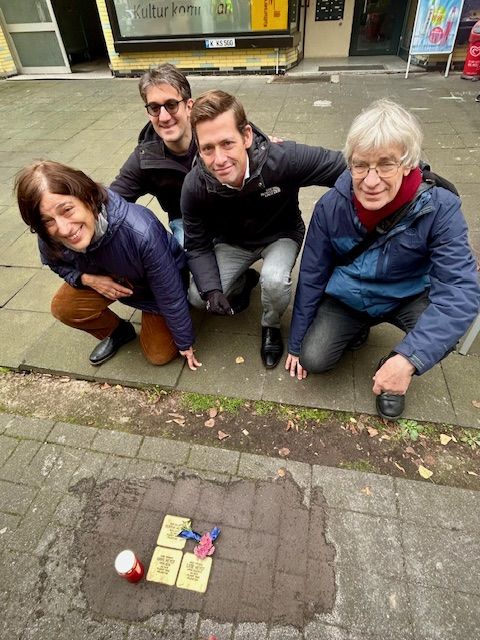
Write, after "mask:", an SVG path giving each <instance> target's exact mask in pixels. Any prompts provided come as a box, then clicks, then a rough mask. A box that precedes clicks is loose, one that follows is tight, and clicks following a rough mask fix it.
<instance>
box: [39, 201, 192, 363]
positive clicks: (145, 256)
mask: <svg viewBox="0 0 480 640" xmlns="http://www.w3.org/2000/svg"><path fill="white" fill-rule="evenodd" d="M106 213H107V220H108V227H107V231H106V232H105V235H104V236H102V237H101V238H100V239H99V240H98V241H96V242H95V243H94V244H91V245H90V246H89V247H88V248H87V251H86V252H85V253H81V252H79V251H72V250H71V249H67V248H66V247H62V248H61V249H60V254H59V255H57V254H55V253H53V252H52V251H51V249H50V248H49V247H48V245H46V244H45V242H43V240H41V239H39V241H38V244H39V248H40V257H41V259H42V263H43V264H45V265H48V266H49V267H50V269H52V271H55V273H57V274H58V275H59V276H60V277H62V278H64V280H65V281H66V282H67V283H68V284H69V285H71V286H72V287H82V285H81V284H80V277H81V275H82V274H83V273H88V274H92V275H107V276H110V277H112V278H113V279H114V280H116V281H117V282H119V283H122V284H124V286H127V287H130V288H131V289H133V294H132V295H131V296H129V297H127V298H121V299H119V302H122V303H123V304H126V305H128V306H130V307H134V308H136V309H141V310H142V311H149V312H150V313H157V314H160V315H162V316H163V317H164V318H165V321H166V323H167V325H168V328H169V329H170V331H171V332H172V335H173V339H174V340H175V344H176V345H177V347H178V349H179V350H181V351H184V350H185V349H188V348H189V347H191V346H192V344H193V342H194V333H193V327H192V321H191V318H190V313H189V310H188V303H187V298H186V292H185V287H184V285H183V281H182V276H181V270H182V269H183V268H184V266H185V255H184V253H183V251H182V249H181V247H180V246H179V244H178V243H177V241H176V240H175V238H174V237H173V236H172V234H171V233H168V232H167V231H166V229H165V228H164V226H163V225H162V223H161V222H160V221H159V220H158V218H157V217H156V216H155V215H154V214H153V213H152V212H151V211H150V210H149V209H146V208H145V207H142V206H141V205H139V204H131V203H128V202H126V201H125V200H124V199H123V198H121V197H120V196H119V195H118V194H116V193H114V192H113V191H110V190H109V191H108V202H107V205H106Z"/></svg>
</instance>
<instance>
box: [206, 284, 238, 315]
mask: <svg viewBox="0 0 480 640" xmlns="http://www.w3.org/2000/svg"><path fill="white" fill-rule="evenodd" d="M207 311H210V313H215V314H217V315H219V316H233V309H232V307H231V306H230V303H229V301H228V300H227V297H226V296H225V295H224V294H223V293H222V292H221V291H220V289H214V290H213V291H209V292H208V293H207Z"/></svg>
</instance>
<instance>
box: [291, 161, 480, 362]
mask: <svg viewBox="0 0 480 640" xmlns="http://www.w3.org/2000/svg"><path fill="white" fill-rule="evenodd" d="M365 235H366V230H365V228H364V227H363V226H362V224H361V222H360V220H359V219H358V217H357V215H356V213H355V210H354V207H353V203H352V179H351V175H350V172H349V171H345V172H344V173H343V174H342V175H341V176H340V177H339V179H338V180H337V182H336V184H335V187H334V188H333V189H331V190H330V191H329V192H328V193H326V194H325V195H324V196H323V197H322V198H321V199H320V200H319V202H318V203H317V205H316V207H315V210H314V213H313V217H312V221H311V223H310V227H309V229H308V234H307V238H306V242H305V248H304V250H303V256H302V262H301V266H300V276H299V281H298V286H297V291H296V296H295V305H294V310H293V318H292V325H291V329H290V338H289V352H290V353H291V354H292V355H299V353H300V347H301V344H302V341H303V338H304V336H305V334H306V332H307V330H308V328H309V327H310V325H311V323H312V322H313V320H314V318H315V315H316V313H317V309H318V306H319V304H320V302H321V299H322V296H323V294H324V293H327V294H328V295H330V296H332V297H334V298H336V299H337V300H340V301H341V302H343V303H344V304H346V305H348V306H349V307H352V308H353V309H356V310H358V311H362V312H366V313H369V314H370V315H371V316H372V317H382V316H383V315H385V314H387V313H388V312H389V311H391V310H393V309H394V308H395V307H396V306H398V305H399V304H400V303H401V302H402V300H404V299H405V298H408V297H409V296H413V295H416V294H419V293H421V292H422V291H425V290H426V289H428V290H429V299H430V304H429V305H428V307H427V308H426V309H425V311H424V312H423V313H422V315H421V316H420V318H419V320H418V322H417V324H416V326H415V328H414V329H413V330H412V331H411V332H410V333H408V334H407V335H406V336H405V337H404V339H403V340H402V341H401V342H400V343H399V344H397V345H396V346H395V347H394V349H393V350H394V351H395V352H396V353H401V354H403V355H404V356H405V357H406V358H408V360H410V362H411V363H412V364H413V365H414V366H415V368H416V370H417V373H419V374H421V373H424V372H425V371H428V369H430V368H431V367H433V366H434V365H435V364H436V363H437V362H439V361H440V360H441V359H442V358H443V357H444V356H445V354H446V353H447V352H448V351H449V350H450V349H451V348H452V347H454V346H455V344H456V343H457V342H458V340H459V339H460V338H461V337H462V335H463V334H464V333H465V331H466V330H467V329H468V327H469V325H470V323H471V322H472V321H473V319H474V318H475V316H476V314H477V312H478V308H479V285H478V278H477V273H476V265H475V260H474V258H473V255H472V252H471V249H470V246H469V244H468V237H467V225H466V223H465V219H464V217H463V214H462V212H461V209H460V200H459V198H457V197H456V196H455V195H453V194H452V193H450V192H449V191H446V190H445V189H443V188H440V187H431V188H429V189H427V190H425V187H424V186H421V187H420V190H419V194H417V196H416V197H415V198H414V200H413V201H412V203H411V206H410V208H409V210H408V212H407V213H406V215H405V217H403V218H402V219H401V220H400V222H399V223H398V224H397V225H395V226H394V227H393V228H392V229H391V230H390V231H389V232H387V233H386V234H384V235H383V236H380V237H379V238H378V239H377V240H376V241H375V242H374V243H373V244H372V245H371V246H370V247H369V248H368V249H367V250H366V251H364V252H363V253H362V254H361V255H359V256H358V257H357V258H356V259H355V260H354V261H353V262H352V263H351V264H348V265H345V266H337V267H336V266H335V264H336V258H337V257H338V256H342V255H346V254H347V253H348V252H349V251H350V250H351V249H352V247H353V246H355V245H356V244H358V242H360V241H361V240H362V238H363V237H364V236H365Z"/></svg>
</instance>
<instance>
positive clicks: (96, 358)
mask: <svg viewBox="0 0 480 640" xmlns="http://www.w3.org/2000/svg"><path fill="white" fill-rule="evenodd" d="M136 336H137V334H136V332H135V329H134V327H133V324H130V322H127V321H126V320H120V324H119V325H118V327H117V328H116V329H114V331H113V332H112V334H111V335H109V336H108V337H107V338H104V339H103V340H102V341H101V342H100V343H99V344H97V346H96V347H95V349H94V350H93V351H92V353H91V354H90V358H89V360H90V364H93V366H95V367H97V366H98V365H99V364H103V363H104V362H106V361H107V360H109V359H110V358H111V357H113V356H114V355H115V354H116V353H117V351H118V350H119V349H120V347H121V346H122V345H124V344H126V343H127V342H130V341H131V340H133V339H134V338H136Z"/></svg>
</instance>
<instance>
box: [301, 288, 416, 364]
mask: <svg viewBox="0 0 480 640" xmlns="http://www.w3.org/2000/svg"><path fill="white" fill-rule="evenodd" d="M428 304H429V299H428V290H427V291H424V292H423V293H421V294H420V295H418V296H414V297H412V298H408V299H407V300H404V301H403V302H402V303H401V304H400V305H399V306H398V307H396V308H395V309H394V310H393V311H391V312H389V313H388V314H386V315H384V316H380V317H377V318H372V317H371V316H369V315H368V313H363V312H361V311H356V310H355V309H352V308H351V307H348V306H347V305H345V304H343V303H341V302H339V301H338V300H336V299H335V298H332V297H331V296H328V295H325V296H324V298H323V299H322V302H321V303H320V306H319V308H318V311H317V315H316V316H315V319H314V321H313V322H312V324H311V325H310V328H309V329H308V331H307V333H306V334H305V338H304V339H303V342H302V348H301V352H300V364H301V365H302V367H304V369H306V370H307V371H308V372H309V373H321V372H322V371H328V370H329V369H333V367H335V365H336V364H337V363H338V361H339V360H340V358H341V357H342V355H343V354H344V353H345V351H346V350H347V349H348V347H349V345H350V343H351V341H352V340H353V339H354V338H356V337H357V336H358V334H360V333H361V332H362V331H364V330H366V329H369V328H370V327H373V326H375V325H377V324H381V323H382V322H388V323H390V324H393V325H395V326H396V327H398V328H399V329H401V330H402V331H405V333H408V332H409V331H411V330H412V329H413V328H414V327H415V325H416V323H417V321H418V318H419V317H420V316H421V314H422V313H423V312H424V311H425V309H426V308H427V306H428Z"/></svg>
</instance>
